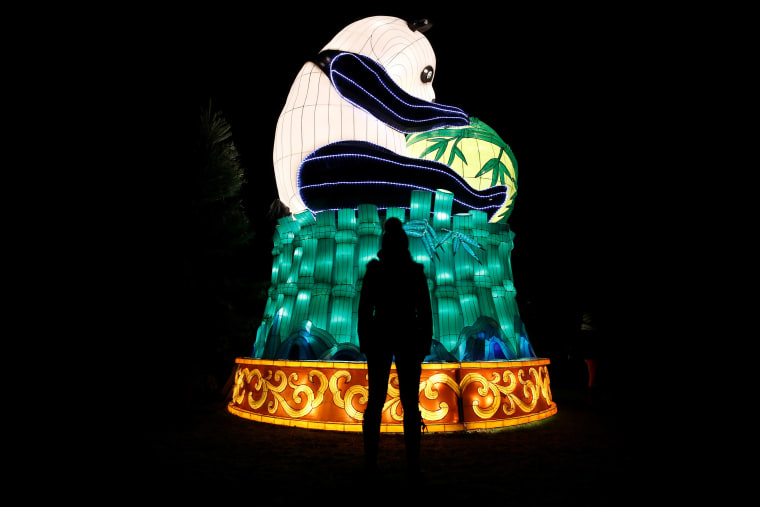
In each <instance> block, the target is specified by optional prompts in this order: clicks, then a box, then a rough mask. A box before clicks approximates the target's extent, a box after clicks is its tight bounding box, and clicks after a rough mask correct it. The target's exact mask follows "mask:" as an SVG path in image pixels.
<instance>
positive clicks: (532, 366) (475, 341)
mask: <svg viewBox="0 0 760 507" xmlns="http://www.w3.org/2000/svg"><path fill="white" fill-rule="evenodd" d="M452 204H453V194H452V193H450V192H448V191H446V190H439V191H437V192H435V193H434V194H433V193H431V192H426V191H419V190H415V191H412V192H411V199H410V207H409V209H408V211H407V210H406V209H403V208H393V207H390V208H387V209H386V210H385V218H388V217H391V216H394V217H396V218H399V219H400V220H401V221H402V222H403V223H404V228H405V230H406V231H407V234H408V236H409V249H410V252H411V254H412V256H413V258H414V259H415V261H417V262H419V263H421V264H422V265H423V267H424V270H425V275H426V277H427V280H428V287H429V288H430V295H431V305H432V311H433V334H434V336H433V346H432V347H431V350H430V354H429V355H428V356H427V357H426V358H425V363H423V365H422V380H421V383H420V407H421V412H422V417H423V420H424V421H425V424H426V425H427V427H428V430H429V431H461V430H472V429H486V428H498V427H503V426H512V425H516V424H522V423H526V422H531V421H535V420H538V419H543V418H546V417H549V416H551V415H553V414H555V413H556V412H557V406H556V404H555V403H554V402H552V398H551V390H550V389H549V371H548V365H549V360H548V359H541V358H537V357H536V354H535V353H534V351H533V347H532V346H531V344H530V341H529V340H528V336H527V333H526V330H525V326H523V324H522V320H521V319H520V315H519V311H518V308H517V303H516V301H515V294H516V292H515V287H514V283H513V281H512V269H511V262H510V254H511V251H512V247H513V241H512V240H513V238H514V233H512V231H511V230H510V229H509V226H508V225H507V224H505V223H488V221H487V217H486V214H485V213H484V212H482V211H477V210H472V211H470V212H469V213H464V214H455V215H454V216H452V215H451V210H452ZM357 211H358V216H357ZM336 215H337V220H336ZM381 224H382V217H381V215H380V214H379V213H378V208H377V207H376V206H375V205H370V204H367V205H360V206H359V207H358V210H354V209H340V210H337V213H335V212H334V211H323V212H320V213H318V214H317V215H316V216H313V215H312V214H311V213H310V212H308V211H306V212H302V213H297V214H296V215H295V216H293V217H285V218H282V219H280V221H279V225H278V227H277V232H276V233H275V236H274V248H273V250H272V255H273V259H274V260H273V267H272V280H271V286H270V288H269V293H268V299H267V304H266V307H265V309H264V318H263V321H262V323H261V325H260V326H259V329H258V331H257V334H256V340H255V343H254V347H253V351H252V354H251V357H249V358H238V359H237V361H236V362H237V371H236V374H235V389H234V394H233V397H232V401H231V402H230V404H229V411H230V412H232V413H233V414H235V415H238V416H240V417H245V418H248V419H252V420H255V421H261V422H267V423H273V424H283V425H289V426H301V427H306V428H318V429H326V430H337V431H361V429H362V419H363V414H364V409H365V407H366V404H367V365H366V362H364V361H365V359H366V358H365V357H364V355H363V354H362V353H361V352H360V350H359V341H358V338H357V316H358V315H357V308H358V302H359V295H360V293H361V286H362V281H363V277H364V272H365V269H366V265H367V263H368V262H369V261H370V260H371V259H373V258H375V255H376V254H377V251H378V250H379V249H380V241H381V234H382V225H381ZM394 368H395V367H394ZM389 382H390V385H389V390H388V400H387V401H386V404H385V408H384V411H383V419H382V429H383V431H386V432H400V431H403V424H402V422H403V409H402V407H401V404H400V399H399V392H398V378H397V376H396V374H395V369H394V370H391V375H390V380H389Z"/></svg>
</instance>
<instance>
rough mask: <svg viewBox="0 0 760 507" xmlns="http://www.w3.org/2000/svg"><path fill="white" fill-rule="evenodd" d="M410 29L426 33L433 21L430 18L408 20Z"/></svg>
mask: <svg viewBox="0 0 760 507" xmlns="http://www.w3.org/2000/svg"><path fill="white" fill-rule="evenodd" d="M406 24H407V25H408V26H409V29H410V30H411V31H413V32H420V33H425V32H427V31H428V30H430V28H431V27H432V26H433V23H431V22H430V20H428V19H418V20H416V21H407V23H406Z"/></svg>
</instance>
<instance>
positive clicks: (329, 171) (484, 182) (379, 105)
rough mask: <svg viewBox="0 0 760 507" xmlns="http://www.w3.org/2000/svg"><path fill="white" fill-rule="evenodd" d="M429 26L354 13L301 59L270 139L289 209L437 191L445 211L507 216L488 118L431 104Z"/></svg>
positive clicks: (498, 146)
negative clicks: (444, 195) (443, 196)
mask: <svg viewBox="0 0 760 507" xmlns="http://www.w3.org/2000/svg"><path fill="white" fill-rule="evenodd" d="M430 26H431V25H430V23H428V22H427V21H418V22H414V23H407V22H406V21H404V20H401V19H398V18H394V17H388V16H375V17H369V18H365V19H361V20H359V21H356V22H354V23H352V24H350V25H348V26H346V27H345V28H344V29H343V30H341V31H340V32H339V33H338V34H337V35H336V36H335V37H334V38H333V39H332V40H331V41H330V42H329V43H328V44H327V45H326V46H325V47H324V48H323V49H322V51H321V52H320V53H319V55H318V56H317V57H316V58H315V59H314V60H313V61H309V62H306V63H305V64H304V66H303V67H302V68H301V71H300V72H299V74H298V76H297V78H296V80H295V82H294V83H293V85H292V87H291V89H290V93H289V95H288V97H287V100H286V102H285V106H284V108H283V110H282V112H281V113H280V117H279V119H278V122H277V128H276V131H275V140H274V152H273V162H274V169H275V179H276V182H277V190H278V194H279V199H280V201H281V202H282V204H283V205H285V206H287V207H288V208H289V211H290V212H292V213H299V212H301V211H304V210H307V209H308V210H310V211H312V212H313V213H318V212H319V211H323V210H335V209H341V208H354V209H355V208H357V206H358V205H359V204H362V203H374V204H377V205H378V207H399V208H402V207H408V205H409V198H410V192H411V190H415V189H419V190H427V191H430V192H435V191H436V190H438V189H445V190H447V191H449V192H451V193H453V199H454V202H453V207H452V213H466V212H468V211H470V210H473V209H476V210H482V211H484V212H486V214H487V215H488V217H489V220H490V221H492V222H495V221H505V220H506V219H507V218H508V216H509V214H510V213H511V208H512V205H513V203H514V194H515V191H516V177H517V164H516V162H515V160H514V156H513V155H512V153H511V150H510V149H509V146H507V145H506V144H505V143H504V142H503V141H502V140H501V139H500V138H499V137H498V135H496V133H495V132H494V131H493V130H491V129H490V128H489V127H488V126H487V125H485V124H484V123H482V122H480V121H478V120H477V119H475V118H469V117H468V115H467V114H466V113H465V112H464V111H463V110H461V109H460V108H458V107H454V106H448V105H444V104H440V103H437V102H434V100H435V93H434V92H433V86H432V82H433V77H434V73H435V63H436V60H435V53H434V52H433V48H432V47H431V45H430V43H429V41H428V40H427V38H426V37H425V36H424V35H423V32H425V31H426V30H427V29H429V28H430ZM449 144H450V146H449ZM465 145H468V146H469V147H470V152H469V153H468V154H465V152H463V151H462V149H461V148H462V147H463V146H465ZM489 150H490V151H489ZM447 152H448V156H446V153H447ZM486 152H488V153H490V155H486V154H485V153H486ZM489 157H490V158H489ZM483 158H485V159H487V161H486V162H485V163H483V164H481V163H480V161H481V160H482V159H483ZM473 159H477V160H473ZM439 160H440V161H439ZM444 162H447V163H444ZM489 172H490V173H491V174H489ZM497 183H500V184H497Z"/></svg>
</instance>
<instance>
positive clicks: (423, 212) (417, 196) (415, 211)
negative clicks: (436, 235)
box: [409, 190, 433, 220]
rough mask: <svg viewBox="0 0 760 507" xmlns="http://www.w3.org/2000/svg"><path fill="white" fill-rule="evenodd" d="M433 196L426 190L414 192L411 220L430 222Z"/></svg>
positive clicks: (410, 213) (410, 209) (410, 210)
mask: <svg viewBox="0 0 760 507" xmlns="http://www.w3.org/2000/svg"><path fill="white" fill-rule="evenodd" d="M432 200H433V194H431V193H430V192H425V191H424V190H412V199H411V206H410V208H409V220H429V219H430V204H431V202H432Z"/></svg>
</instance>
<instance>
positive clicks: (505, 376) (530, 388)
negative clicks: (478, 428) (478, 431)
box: [460, 366, 551, 419]
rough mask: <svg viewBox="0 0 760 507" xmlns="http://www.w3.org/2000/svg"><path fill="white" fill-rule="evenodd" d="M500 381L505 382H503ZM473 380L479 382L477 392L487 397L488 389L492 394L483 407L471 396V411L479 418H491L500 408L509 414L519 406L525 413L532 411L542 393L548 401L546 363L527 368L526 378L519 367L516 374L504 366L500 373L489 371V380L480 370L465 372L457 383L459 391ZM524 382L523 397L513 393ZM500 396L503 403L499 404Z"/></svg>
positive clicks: (549, 391) (549, 396) (549, 394)
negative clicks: (491, 399)
mask: <svg viewBox="0 0 760 507" xmlns="http://www.w3.org/2000/svg"><path fill="white" fill-rule="evenodd" d="M500 381H501V382H503V383H504V384H506V385H502V384H501V383H500ZM472 383H478V384H480V386H479V387H478V388H477V393H478V395H480V396H481V397H483V398H486V397H487V396H488V394H489V393H491V394H492V396H493V401H492V402H491V403H490V404H489V405H486V406H484V407H481V406H480V400H477V399H476V400H473V402H472V404H473V407H472V409H473V411H474V412H475V414H476V415H477V416H478V417H480V418H481V419H490V418H492V417H493V416H494V415H496V412H497V411H498V410H499V408H501V409H502V411H503V412H504V414H505V415H512V414H514V413H515V411H516V410H517V408H518V407H519V408H520V410H522V411H523V412H525V413H530V412H532V411H533V410H534V409H535V408H536V405H537V404H538V401H539V399H540V397H541V396H543V397H544V399H545V400H546V402H547V403H549V404H551V389H550V387H549V370H548V368H547V367H546V366H541V367H539V368H538V370H536V369H535V368H530V369H529V370H528V378H525V372H524V370H523V369H522V368H521V369H520V370H518V372H517V377H515V374H514V372H513V371H512V370H504V372H503V373H502V374H501V375H499V373H498V372H492V373H491V380H488V379H487V378H486V377H485V376H483V375H481V374H480V373H468V374H467V375H465V376H464V378H463V379H462V381H461V383H460V389H461V391H462V392H464V390H465V389H466V388H467V387H468V386H469V385H470V384H472ZM520 385H521V386H523V389H522V395H523V396H522V398H521V397H519V396H518V395H516V394H515V390H516V389H517V388H518V386H520ZM502 396H503V397H504V403H503V404H502Z"/></svg>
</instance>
